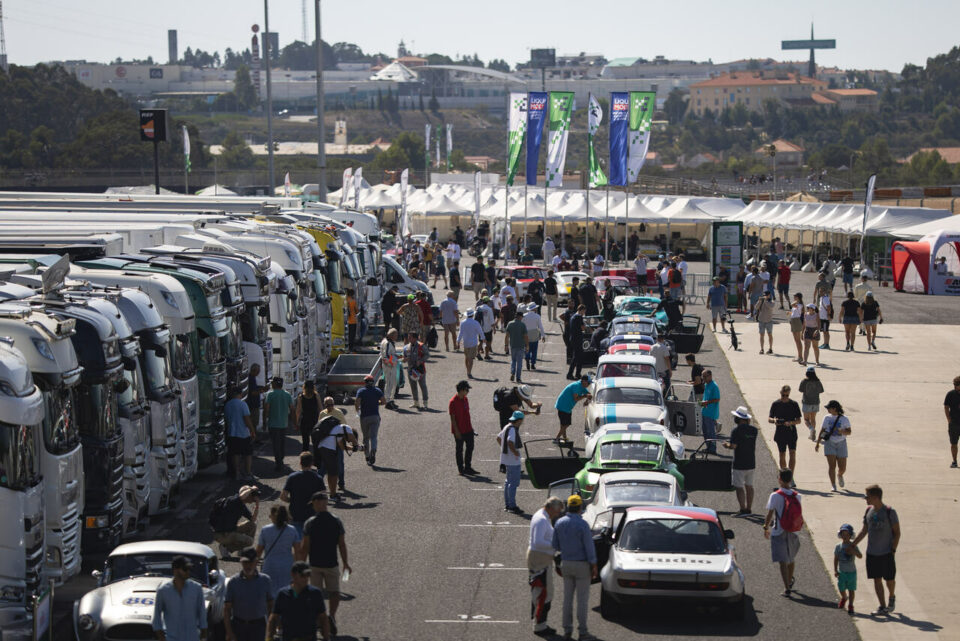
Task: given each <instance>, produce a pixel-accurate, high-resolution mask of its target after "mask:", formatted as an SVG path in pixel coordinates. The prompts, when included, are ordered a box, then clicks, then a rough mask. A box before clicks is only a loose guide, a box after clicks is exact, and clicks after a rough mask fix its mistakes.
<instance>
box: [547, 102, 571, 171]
mask: <svg viewBox="0 0 960 641" xmlns="http://www.w3.org/2000/svg"><path fill="white" fill-rule="evenodd" d="M549 109H550V111H549V115H550V118H549V120H548V121H547V123H548V126H549V129H548V131H549V132H550V139H549V141H548V145H547V187H562V186H563V166H564V164H566V162H567V137H568V134H569V132H570V117H571V116H572V115H573V92H572V91H551V92H550V106H549Z"/></svg>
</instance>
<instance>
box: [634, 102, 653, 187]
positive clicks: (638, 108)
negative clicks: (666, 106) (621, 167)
mask: <svg viewBox="0 0 960 641" xmlns="http://www.w3.org/2000/svg"><path fill="white" fill-rule="evenodd" d="M656 104H657V94H656V92H653V91H631V92H630V123H629V129H630V132H629V138H628V146H627V184H628V185H629V184H630V183H632V182H636V180H637V178H639V177H640V169H641V168H642V167H643V163H644V162H645V161H646V159H647V150H648V149H650V124H651V122H653V109H654V107H656Z"/></svg>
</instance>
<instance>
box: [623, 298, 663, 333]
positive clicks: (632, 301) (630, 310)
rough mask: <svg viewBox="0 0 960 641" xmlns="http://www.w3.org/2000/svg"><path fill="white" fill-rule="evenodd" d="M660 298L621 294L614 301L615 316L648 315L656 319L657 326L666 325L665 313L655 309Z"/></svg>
mask: <svg viewBox="0 0 960 641" xmlns="http://www.w3.org/2000/svg"><path fill="white" fill-rule="evenodd" d="M659 304H660V299H659V298H657V297H656V296H623V297H620V298H619V302H617V301H614V313H615V314H616V315H617V316H633V315H640V316H649V317H652V318H654V319H655V320H656V321H657V327H658V328H659V327H666V326H667V314H666V312H664V311H663V310H660V311H659V312H658V311H657V305H659Z"/></svg>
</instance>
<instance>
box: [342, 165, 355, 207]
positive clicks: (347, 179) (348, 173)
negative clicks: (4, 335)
mask: <svg viewBox="0 0 960 641" xmlns="http://www.w3.org/2000/svg"><path fill="white" fill-rule="evenodd" d="M352 184H353V167H347V168H346V169H344V170H343V187H341V188H340V207H341V208H342V207H343V206H344V204H346V202H347V192H349V191H350V185H352Z"/></svg>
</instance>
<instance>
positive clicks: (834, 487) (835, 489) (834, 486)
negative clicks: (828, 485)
mask: <svg viewBox="0 0 960 641" xmlns="http://www.w3.org/2000/svg"><path fill="white" fill-rule="evenodd" d="M833 491H834V492H836V491H837V486H836V484H834V485H833Z"/></svg>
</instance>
